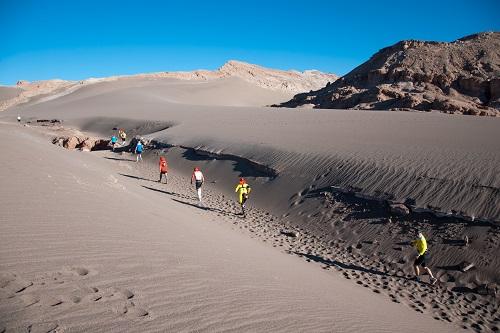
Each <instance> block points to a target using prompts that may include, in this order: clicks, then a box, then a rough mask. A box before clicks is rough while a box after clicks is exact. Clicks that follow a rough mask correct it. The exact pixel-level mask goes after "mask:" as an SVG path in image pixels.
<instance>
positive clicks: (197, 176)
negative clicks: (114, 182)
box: [110, 129, 252, 217]
mask: <svg viewBox="0 0 500 333" xmlns="http://www.w3.org/2000/svg"><path fill="white" fill-rule="evenodd" d="M118 136H119V137H120V138H121V140H122V144H121V145H122V146H125V142H126V140H127V134H126V132H125V131H124V130H123V129H119V130H118ZM110 144H111V149H112V151H115V147H116V146H117V145H118V138H117V136H115V135H113V136H112V137H111V140H110ZM143 151H144V144H143V143H142V141H141V140H137V143H136V145H135V147H134V154H135V155H136V162H139V161H142V152H143ZM159 169H160V170H159V171H160V179H159V180H158V182H159V183H161V182H162V180H163V178H165V184H168V164H167V160H166V158H165V157H164V156H160V161H159ZM204 182H205V176H204V175H203V173H202V172H201V170H200V168H199V167H195V168H194V170H193V173H192V174H191V185H192V184H193V183H194V186H195V190H196V194H197V196H198V202H199V205H200V206H202V207H204V204H203V201H202V195H201V188H202V186H203V183H204ZM251 191H252V188H251V187H250V185H249V184H248V183H247V182H246V180H245V179H244V178H240V180H239V182H238V184H237V185H236V188H235V192H236V194H237V196H238V203H239V205H240V207H241V215H243V216H244V217H245V216H246V211H245V204H246V202H247V200H248V196H249V195H250V192H251Z"/></svg>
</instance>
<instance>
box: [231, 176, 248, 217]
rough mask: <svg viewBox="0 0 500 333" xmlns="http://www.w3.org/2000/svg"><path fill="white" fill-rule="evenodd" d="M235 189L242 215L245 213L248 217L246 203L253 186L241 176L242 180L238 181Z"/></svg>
mask: <svg viewBox="0 0 500 333" xmlns="http://www.w3.org/2000/svg"><path fill="white" fill-rule="evenodd" d="M234 191H235V192H236V193H238V202H239V204H240V206H241V215H243V217H246V213H245V203H246V202H247V200H248V196H249V195H250V192H251V191H252V188H251V187H250V185H248V184H247V182H246V180H245V179H244V178H240V182H239V183H238V185H236V189H235V190H234Z"/></svg>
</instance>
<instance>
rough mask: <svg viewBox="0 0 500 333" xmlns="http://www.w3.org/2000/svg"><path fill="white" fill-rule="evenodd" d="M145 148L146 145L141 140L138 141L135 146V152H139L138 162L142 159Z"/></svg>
mask: <svg viewBox="0 0 500 333" xmlns="http://www.w3.org/2000/svg"><path fill="white" fill-rule="evenodd" d="M143 150H144V146H143V145H142V142H141V140H139V141H137V145H136V146H135V153H136V154H137V157H136V162H139V161H142V151H143Z"/></svg>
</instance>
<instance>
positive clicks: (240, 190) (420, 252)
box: [111, 129, 437, 285]
mask: <svg viewBox="0 0 500 333" xmlns="http://www.w3.org/2000/svg"><path fill="white" fill-rule="evenodd" d="M118 136H119V137H120V138H121V140H122V146H124V145H125V141H126V139H127V134H126V133H125V131H124V130H123V129H120V130H119V132H118ZM117 142H118V138H117V137H116V136H114V135H113V136H112V138H111V146H112V150H113V151H114V149H115V146H116V145H117ZM143 151H144V145H143V143H142V142H141V140H138V141H137V144H136V146H135V148H134V153H135V154H136V161H137V162H139V161H142V152H143ZM159 169H160V170H159V171H160V179H159V180H158V182H159V183H161V182H162V179H163V178H165V184H168V164H167V160H166V158H165V157H164V156H160V162H159ZM204 182H205V176H204V175H203V173H202V172H201V170H200V168H199V167H195V168H194V169H193V173H192V174H191V185H192V184H193V183H194V185H195V190H196V194H197V196H198V202H199V205H200V206H201V207H204V204H203V201H202V195H201V194H202V193H201V188H202V186H203V183H204ZM251 191H252V188H251V187H250V185H249V184H248V183H247V182H246V180H245V179H244V178H240V180H239V182H238V184H237V185H236V188H235V192H236V194H237V196H238V203H239V205H240V207H241V215H243V217H246V211H245V204H246V202H247V200H248V197H249V195H250V192H251ZM411 244H412V246H413V247H414V248H415V249H416V251H417V256H416V257H415V261H414V262H413V270H414V273H415V280H416V281H419V282H420V267H422V268H423V269H424V270H425V271H426V272H427V274H429V277H430V284H431V285H434V284H435V283H436V282H437V279H436V278H435V277H434V275H433V274H432V271H431V270H430V268H429V267H427V261H428V260H429V258H428V250H427V240H426V239H425V237H424V235H423V234H422V233H421V232H418V233H417V239H416V240H414V241H412V242H411Z"/></svg>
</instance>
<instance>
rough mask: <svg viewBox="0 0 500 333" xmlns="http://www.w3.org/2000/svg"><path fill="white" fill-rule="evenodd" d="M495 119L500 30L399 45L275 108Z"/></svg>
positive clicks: (499, 108) (499, 105)
mask: <svg viewBox="0 0 500 333" xmlns="http://www.w3.org/2000/svg"><path fill="white" fill-rule="evenodd" d="M275 106H283V107H298V106H310V107H314V108H331V109H367V110H422V111H431V110H440V111H442V112H446V113H459V114H470V115H491V116H500V32H489V33H480V34H476V35H471V36H468V37H464V38H461V39H459V40H456V41H454V42H452V43H438V42H422V41H415V40H409V41H401V42H399V43H396V44H395V45H393V46H390V47H387V48H384V49H382V50H380V51H379V52H377V53H376V54H375V55H373V56H372V57H371V58H370V60H368V61H367V62H365V63H363V64H362V65H360V66H358V67H357V68H355V69H354V70H353V71H351V72H350V73H349V74H347V75H345V76H344V77H342V78H340V79H338V80H337V81H335V82H334V83H332V84H328V85H327V86H326V87H324V88H322V89H320V90H317V91H311V92H309V93H303V94H298V95H295V97H294V98H293V99H292V100H290V101H288V102H286V103H282V104H280V105H275Z"/></svg>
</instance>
